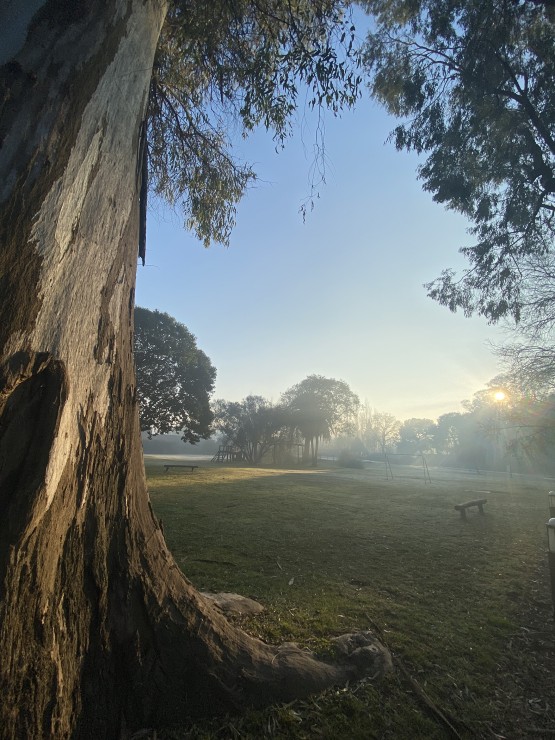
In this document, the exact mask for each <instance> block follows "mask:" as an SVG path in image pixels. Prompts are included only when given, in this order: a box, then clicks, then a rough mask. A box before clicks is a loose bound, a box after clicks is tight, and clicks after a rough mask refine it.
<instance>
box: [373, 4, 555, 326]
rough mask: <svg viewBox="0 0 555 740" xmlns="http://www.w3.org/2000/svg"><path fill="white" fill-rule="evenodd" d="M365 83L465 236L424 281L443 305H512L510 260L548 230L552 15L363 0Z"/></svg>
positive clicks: (554, 159) (554, 208)
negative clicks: (452, 263)
mask: <svg viewBox="0 0 555 740" xmlns="http://www.w3.org/2000/svg"><path fill="white" fill-rule="evenodd" d="M363 5H364V6H365V7H366V9H367V10H368V11H369V12H370V13H372V14H373V16H374V20H375V27H374V29H373V31H372V32H371V33H370V34H369V36H368V39H367V42H366V47H365V50H364V53H363V58H364V63H365V66H366V69H367V72H368V75H369V86H370V89H371V92H372V94H373V95H374V96H375V97H376V98H377V99H378V100H379V101H381V103H383V105H384V106H385V108H386V109H387V110H388V111H389V112H390V113H391V114H392V115H394V116H396V117H398V118H399V119H400V122H399V124H398V125H397V126H396V128H395V129H394V131H393V133H392V139H393V141H394V142H395V145H396V146H397V148H398V149H407V150H412V151H415V152H417V153H418V154H420V155H422V157H423V158H424V162H423V164H422V165H421V166H420V168H419V176H420V178H421V179H422V181H423V187H424V189H425V190H427V191H429V192H431V193H432V194H433V198H434V200H435V201H437V202H439V203H444V204H445V205H446V206H447V207H448V208H451V209H453V210H455V211H458V212H460V213H462V214H463V215H464V216H465V217H466V218H467V219H468V220H469V221H470V223H471V225H472V226H471V229H470V234H471V235H472V237H473V239H474V241H475V243H474V244H473V245H472V246H465V247H463V248H462V249H461V252H462V253H463V254H464V255H465V257H466V259H467V260H468V262H469V267H468V269H466V270H465V271H464V272H463V274H462V275H456V274H455V272H454V271H452V270H445V271H444V272H443V273H442V274H441V276H440V277H439V278H438V279H436V280H435V281H433V282H431V283H430V284H429V285H428V286H427V288H428V291H429V295H430V296H431V297H432V298H434V299H435V300H437V301H439V302H440V303H441V304H443V305H446V306H448V307H449V308H450V309H451V310H457V309H462V310H463V311H464V312H465V314H467V315H468V314H471V313H473V312H477V313H479V314H482V315H484V316H486V317H487V318H488V319H489V320H490V321H497V320H499V319H500V318H501V317H503V316H507V317H511V318H512V319H513V320H517V321H518V319H519V318H520V316H521V310H522V303H523V293H522V281H521V268H522V266H523V263H524V262H526V260H527V259H528V258H529V256H531V255H532V256H534V255H535V256H542V255H546V254H548V253H552V250H553V237H554V233H555V55H554V54H553V48H554V46H555V14H554V12H553V7H552V3H549V2H541V0H538V2H527V1H526V0H516V1H515V0H487V2H483V1H482V0H464V2H463V0H455V1H454V2H451V1H449V2H446V1H445V0H416V2H414V1H413V0H367V1H366V2H364V3H363Z"/></svg>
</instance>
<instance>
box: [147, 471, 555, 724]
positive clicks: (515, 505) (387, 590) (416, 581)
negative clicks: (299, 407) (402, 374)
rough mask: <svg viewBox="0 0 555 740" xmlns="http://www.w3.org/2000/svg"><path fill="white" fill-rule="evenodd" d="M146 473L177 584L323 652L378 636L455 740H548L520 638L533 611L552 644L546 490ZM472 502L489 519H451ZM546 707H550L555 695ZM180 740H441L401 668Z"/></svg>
mask: <svg viewBox="0 0 555 740" xmlns="http://www.w3.org/2000/svg"><path fill="white" fill-rule="evenodd" d="M400 470H401V469H400ZM147 471H148V478H149V488H150V493H151V498H152V504H153V507H154V510H155V512H156V514H157V516H158V517H160V518H161V519H162V520H163V525H164V531H165V534H166V538H167V541H168V543H169V546H170V548H171V550H172V552H173V554H174V556H175V558H176V560H177V563H178V565H179V566H180V567H181V569H182V570H183V572H184V573H185V574H186V575H187V577H188V578H189V579H190V580H192V582H193V583H194V584H195V585H196V586H197V587H198V588H200V589H202V590H210V591H233V592H236V593H240V594H243V595H245V596H249V597H251V598H254V599H256V600H257V601H260V602H261V603H262V604H264V606H265V607H266V610H265V612H264V613H263V614H262V615H260V616H258V617H254V618H250V619H248V620H243V622H241V624H242V626H243V627H244V629H246V630H247V631H249V632H251V633H252V634H254V635H256V636H259V637H261V638H262V639H264V640H265V641H267V642H275V643H279V642H282V641H290V640H293V641H297V642H299V643H301V644H303V645H306V646H308V647H310V648H311V649H313V650H316V651H317V652H321V653H322V654H326V651H327V650H328V646H329V642H328V641H329V638H331V637H333V636H335V635H338V634H342V633H344V632H349V631H354V630H361V629H368V628H372V627H373V626H374V627H377V629H379V630H380V632H381V635H382V637H383V639H384V640H385V641H386V643H387V645H388V646H389V648H390V649H391V650H392V652H393V654H394V656H395V657H396V660H397V663H398V664H400V665H402V666H405V667H406V669H407V671H408V673H409V674H410V675H411V676H412V677H413V679H415V680H416V682H418V685H419V686H420V687H421V688H422V690H423V691H425V692H426V694H427V695H428V697H429V698H430V700H431V701H432V702H433V703H434V704H435V705H436V706H437V707H438V708H440V709H441V710H442V711H443V712H446V713H448V715H449V716H450V717H452V718H453V721H456V722H457V725H456V726H457V729H458V731H459V733H460V735H461V736H462V737H493V735H492V733H497V734H498V735H506V736H507V737H511V738H519V737H526V736H527V735H526V734H521V733H523V732H525V728H526V727H527V726H528V724H529V726H530V727H532V726H533V727H534V728H535V730H538V729H542V728H549V727H550V728H551V730H552V731H553V733H555V724H553V712H548V711H546V712H543V714H541V715H540V714H538V713H537V712H532V711H531V709H532V708H533V707H534V706H536V707H537V706H539V705H538V704H536V705H534V704H533V703H532V704H531V703H530V700H531V699H535V698H537V697H538V696H543V695H544V693H545V691H546V690H548V689H546V688H545V686H544V685H543V684H544V683H546V682H547V681H544V682H543V683H542V680H543V678H541V677H545V676H544V674H545V671H544V672H543V673H542V672H541V671H539V673H538V667H537V658H535V657H534V655H533V654H532V655H531V653H530V652H529V649H530V646H529V643H528V642H526V643H523V642H522V640H521V639H520V638H521V637H522V635H523V634H525V631H526V630H531V629H532V627H531V626H530V619H531V618H532V617H531V609H530V605H531V604H532V603H533V604H536V607H535V611H534V612H533V613H534V614H535V615H536V617H538V618H542V615H543V618H545V621H546V629H547V632H548V633H549V630H551V633H553V626H552V622H550V621H549V619H550V611H551V610H550V597H549V592H548V582H547V576H546V572H545V539H546V537H545V521H546V519H547V490H548V488H549V487H550V486H549V485H548V482H547V481H541V480H533V479H524V478H522V477H518V478H516V477H515V478H512V479H511V478H508V477H505V476H497V477H494V476H483V475H482V476H479V475H471V474H464V473H460V474H453V473H446V472H444V471H433V470H432V483H431V484H424V482H423V480H422V479H421V476H420V471H419V470H418V469H417V468H414V469H411V468H405V469H403V475H404V476H405V477H396V478H395V479H394V480H385V476H384V475H383V473H384V471H383V470H382V469H381V467H379V466H374V467H371V469H369V470H360V471H359V470H347V469H332V468H326V469H323V470H310V471H302V470H288V471H284V470H274V469H267V468H266V469H264V468H261V469H253V468H238V467H220V466H210V465H203V466H202V467H201V468H200V469H199V470H198V471H197V472H196V473H194V474H192V475H191V474H187V473H182V472H176V473H175V474H164V473H163V471H162V468H161V467H160V466H158V467H157V466H156V465H153V466H149V467H148V468H147ZM484 490H487V491H488V493H486V494H476V493H475V491H484ZM481 496H484V497H486V498H487V499H488V503H487V504H486V507H485V512H486V513H485V515H484V516H480V515H479V514H478V513H470V514H469V515H468V519H467V520H466V521H464V520H463V519H461V517H460V516H459V514H458V513H457V512H455V511H454V510H453V506H454V504H456V503H460V502H462V501H465V500H468V499H472V498H476V497H481ZM523 628H524V633H523ZM536 629H537V627H534V630H536ZM519 645H520V648H519V647H518V646H519ZM515 646H516V647H515ZM550 646H551V648H552V647H553V641H551V643H550ZM536 652H537V651H536ZM544 652H545V650H544ZM540 660H541V656H540ZM538 676H540V677H538ZM553 678H554V677H553V676H552V686H553V685H555V680H553ZM547 683H548V682H547ZM523 687H524V688H523ZM523 691H524V692H526V691H528V692H529V695H524V696H523V695H522V693H523ZM550 701H551V706H555V690H553V689H552V692H551V699H550ZM542 706H543V705H542ZM183 733H184V734H177V735H173V736H174V737H206V738H212V737H242V738H243V737H244V738H247V737H253V738H260V737H270V736H272V737H284V738H286V737H291V738H321V737H326V738H359V737H360V738H372V737H377V738H436V737H437V738H443V737H451V736H452V734H450V732H449V730H448V729H447V728H446V727H445V725H442V724H441V722H439V721H438V720H437V717H434V715H433V714H432V713H430V711H429V709H427V708H426V707H425V705H424V704H423V702H422V700H421V697H420V698H419V696H418V693H417V692H415V691H414V686H413V685H411V683H410V682H408V681H407V679H406V677H405V676H404V675H403V673H402V671H400V670H398V671H396V672H395V673H394V675H392V676H391V677H389V678H388V679H387V680H385V681H384V682H382V683H380V684H375V685H374V684H372V683H371V682H366V683H364V682H363V683H362V684H360V685H358V686H356V687H349V688H348V689H347V690H346V691H345V690H333V691H330V692H327V693H326V694H325V695H323V696H322V697H319V698H316V699H314V700H312V701H310V702H302V703H298V704H297V705H292V706H290V707H286V708H283V707H281V708H280V707H274V708H271V709H270V710H268V711H267V712H264V713H251V714H249V715H247V716H246V717H243V718H229V719H228V720H226V721H225V722H223V723H222V722H221V721H220V722H218V723H217V724H213V723H207V724H206V725H205V726H202V727H200V726H199V727H196V728H189V729H188V730H187V731H185V730H184V731H183ZM234 733H235V734H234ZM548 736H549V735H548Z"/></svg>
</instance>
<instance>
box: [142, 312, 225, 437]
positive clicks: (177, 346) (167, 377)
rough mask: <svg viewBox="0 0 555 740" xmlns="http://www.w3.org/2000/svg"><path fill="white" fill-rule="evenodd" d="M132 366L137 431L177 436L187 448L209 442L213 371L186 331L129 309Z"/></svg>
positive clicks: (153, 315)
mask: <svg viewBox="0 0 555 740" xmlns="http://www.w3.org/2000/svg"><path fill="white" fill-rule="evenodd" d="M135 365H136V371H137V397H138V400H139V407H140V420H141V431H146V432H148V433H149V435H150V436H152V435H155V434H168V433H170V432H180V433H181V435H182V436H181V438H182V440H183V441H184V442H190V443H192V444H194V443H195V442H198V441H199V440H200V439H208V438H209V437H210V435H211V433H212V429H211V424H212V420H213V418H214V417H213V413H212V410H211V408H210V395H211V393H212V391H213V389H214V383H215V380H216V369H215V367H214V366H213V365H212V363H211V362H210V360H209V358H208V357H207V356H206V355H205V353H204V352H203V351H202V350H200V349H199V348H198V347H197V344H196V339H195V337H194V336H193V335H192V334H191V332H190V331H189V330H188V329H187V327H186V326H184V325H183V324H180V323H179V322H178V321H176V320H175V319H174V318H172V317H171V316H169V315H168V314H167V313H161V312H160V311H149V310H148V309H146V308H139V307H137V308H135Z"/></svg>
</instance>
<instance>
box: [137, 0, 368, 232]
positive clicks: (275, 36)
mask: <svg viewBox="0 0 555 740" xmlns="http://www.w3.org/2000/svg"><path fill="white" fill-rule="evenodd" d="M348 6H349V3H348V2H343V1H337V0H314V1H312V0H311V1H310V2H307V1H306V0H302V1H301V2H295V3H293V4H291V3H285V2H281V1H277V2H276V0H260V1H259V2H251V1H250V0H236V1H235V2H233V3H230V2H227V0H214V2H211V3H182V2H178V1H177V0H176V1H175V2H172V3H171V4H170V10H169V12H168V15H167V17H166V22H165V25H164V27H163V29H162V34H161V37H160V42H159V44H158V49H157V52H156V57H155V62H154V69H153V74H152V81H151V85H150V93H149V104H148V115H147V122H146V123H147V136H146V161H147V162H148V171H149V180H150V185H151V188H152V189H153V190H154V192H155V193H157V194H158V195H160V196H162V197H163V198H165V199H167V200H168V201H169V202H170V203H174V204H177V205H179V206H180V207H181V210H182V211H183V214H184V216H185V223H186V226H187V228H190V229H192V230H193V231H194V233H195V234H196V235H197V237H198V238H199V239H201V240H202V241H203V242H204V244H205V245H206V246H208V244H209V243H210V242H211V241H212V240H215V241H219V242H222V243H224V244H226V243H227V242H228V239H229V234H230V231H231V228H232V226H233V224H234V216H235V206H236V204H237V202H238V200H239V199H240V197H241V195H242V194H243V192H244V190H245V188H246V187H247V185H248V183H249V182H250V181H251V180H252V179H253V178H254V177H255V174H254V172H253V170H252V169H251V168H250V167H249V166H247V165H245V164H244V163H241V162H238V161H237V160H236V159H235V157H234V155H233V153H232V146H231V140H232V136H231V133H232V132H233V131H235V132H238V133H242V134H243V135H247V133H248V132H249V131H252V130H253V129H255V128H256V127H257V126H259V125H261V126H263V127H265V128H266V129H268V130H271V131H272V132H273V134H274V138H275V140H276V144H277V145H278V146H280V145H282V144H283V142H284V140H285V138H286V137H287V136H288V134H289V133H290V130H291V126H292V123H291V121H292V115H293V113H294V111H295V110H296V109H297V106H298V104H299V100H300V99H301V100H305V101H307V102H308V105H309V106H310V107H312V108H314V107H315V108H323V107H327V108H328V109H330V110H331V111H333V113H334V114H337V113H339V111H340V110H341V108H343V107H345V106H350V105H352V104H353V103H354V101H355V100H356V98H357V95H358V86H359V83H360V77H359V75H358V73H357V70H356V65H355V64H354V61H353V59H354V31H355V29H354V26H353V25H352V23H351V21H350V15H349V11H348Z"/></svg>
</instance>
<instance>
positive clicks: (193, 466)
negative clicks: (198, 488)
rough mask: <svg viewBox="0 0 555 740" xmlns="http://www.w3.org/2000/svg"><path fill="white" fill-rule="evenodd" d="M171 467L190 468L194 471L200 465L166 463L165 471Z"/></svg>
mask: <svg viewBox="0 0 555 740" xmlns="http://www.w3.org/2000/svg"><path fill="white" fill-rule="evenodd" d="M170 468H189V470H190V471H191V473H194V472H195V470H196V469H197V468H198V465H164V471H165V472H166V473H167V472H168V470H169V469H170Z"/></svg>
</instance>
